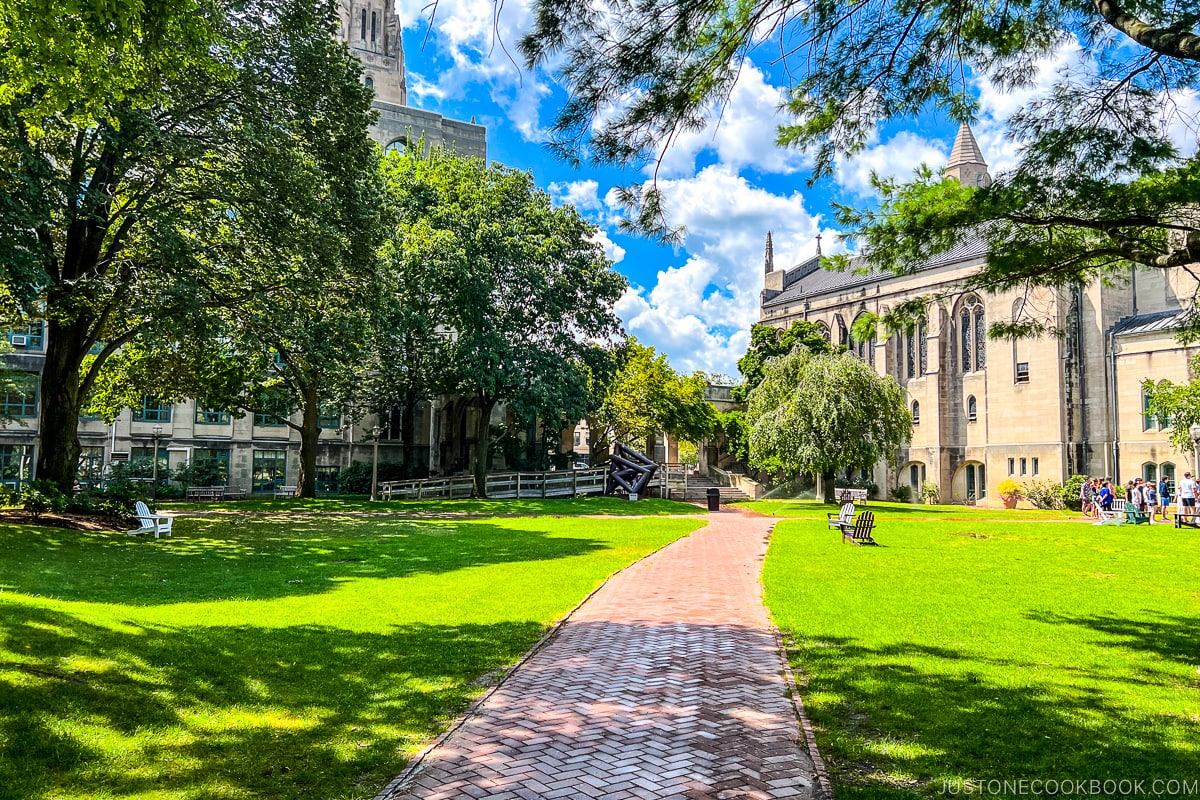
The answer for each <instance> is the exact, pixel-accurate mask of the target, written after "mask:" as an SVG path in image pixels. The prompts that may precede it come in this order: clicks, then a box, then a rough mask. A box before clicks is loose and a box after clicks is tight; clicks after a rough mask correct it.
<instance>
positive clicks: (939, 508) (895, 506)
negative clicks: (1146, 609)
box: [735, 500, 1082, 520]
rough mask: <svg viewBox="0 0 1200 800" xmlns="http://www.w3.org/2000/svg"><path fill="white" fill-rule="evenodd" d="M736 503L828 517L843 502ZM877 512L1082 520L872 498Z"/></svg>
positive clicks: (779, 513)
mask: <svg viewBox="0 0 1200 800" xmlns="http://www.w3.org/2000/svg"><path fill="white" fill-rule="evenodd" d="M735 505H738V506H741V507H743V508H749V509H752V510H754V511H757V512H758V513H760V514H766V515H768V516H772V517H820V518H821V519H825V514H826V513H831V514H836V513H837V512H838V509H840V508H841V506H840V505H836V504H832V505H831V504H826V503H818V502H816V501H815V500H757V501H753V502H746V503H736V504H735ZM862 508H865V509H867V510H870V511H873V512H874V513H875V516H876V517H879V516H881V515H882V516H886V517H899V518H905V517H908V518H915V517H928V518H931V519H937V518H960V519H992V520H1022V519H1034V520H1037V519H1041V520H1053V519H1057V520H1064V519H1082V518H1081V517H1080V515H1079V512H1078V511H1045V510H1041V509H1036V508H1013V509H1003V508H983V507H979V506H954V505H933V506H930V505H923V504H916V503H893V502H890V501H882V500H872V501H870V503H868V504H867V505H865V506H862Z"/></svg>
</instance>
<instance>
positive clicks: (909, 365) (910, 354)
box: [904, 331, 917, 378]
mask: <svg viewBox="0 0 1200 800" xmlns="http://www.w3.org/2000/svg"><path fill="white" fill-rule="evenodd" d="M916 344H917V343H916V332H915V331H909V332H908V334H907V335H906V336H905V337H904V345H905V346H904V366H905V368H906V370H907V373H906V374H907V375H908V377H910V378H915V377H916V376H917V352H916V350H917V347H916Z"/></svg>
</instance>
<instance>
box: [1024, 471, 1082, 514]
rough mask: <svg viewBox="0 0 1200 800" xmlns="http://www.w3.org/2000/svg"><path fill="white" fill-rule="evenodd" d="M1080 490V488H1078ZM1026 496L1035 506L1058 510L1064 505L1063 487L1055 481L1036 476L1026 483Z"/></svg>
mask: <svg viewBox="0 0 1200 800" xmlns="http://www.w3.org/2000/svg"><path fill="white" fill-rule="evenodd" d="M1076 491H1078V490H1076ZM1025 497H1026V498H1028V499H1029V502H1030V503H1033V506H1034V508H1049V509H1054V510H1056V511H1060V510H1062V507H1063V487H1061V486H1059V485H1058V484H1057V483H1055V482H1054V481H1048V480H1039V479H1037V478H1034V479H1032V480H1030V481H1027V482H1026V484H1025Z"/></svg>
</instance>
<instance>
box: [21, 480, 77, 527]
mask: <svg viewBox="0 0 1200 800" xmlns="http://www.w3.org/2000/svg"><path fill="white" fill-rule="evenodd" d="M17 502H18V503H19V504H20V505H21V507H22V508H24V509H25V510H26V511H28V512H29V513H30V514H32V515H33V517H34V519H37V518H38V517H40V516H41V515H42V514H45V513H46V512H47V511H53V512H54V513H55V514H61V513H62V512H64V511H66V510H67V496H66V495H65V494H63V493H62V490H61V489H59V488H58V484H56V483H54V481H45V480H42V481H32V482H30V483H27V484H25V485H24V486H22V487H21V491H20V493H19V494H18V495H17Z"/></svg>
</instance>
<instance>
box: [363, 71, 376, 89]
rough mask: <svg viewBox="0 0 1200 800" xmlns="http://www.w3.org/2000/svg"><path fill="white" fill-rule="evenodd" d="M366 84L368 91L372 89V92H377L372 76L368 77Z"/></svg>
mask: <svg viewBox="0 0 1200 800" xmlns="http://www.w3.org/2000/svg"><path fill="white" fill-rule="evenodd" d="M364 83H365V84H366V87H367V88H368V89H370V90H371V91H375V79H374V78H372V77H371V76H370V75H368V76H367V79H366V80H365V81H364Z"/></svg>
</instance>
